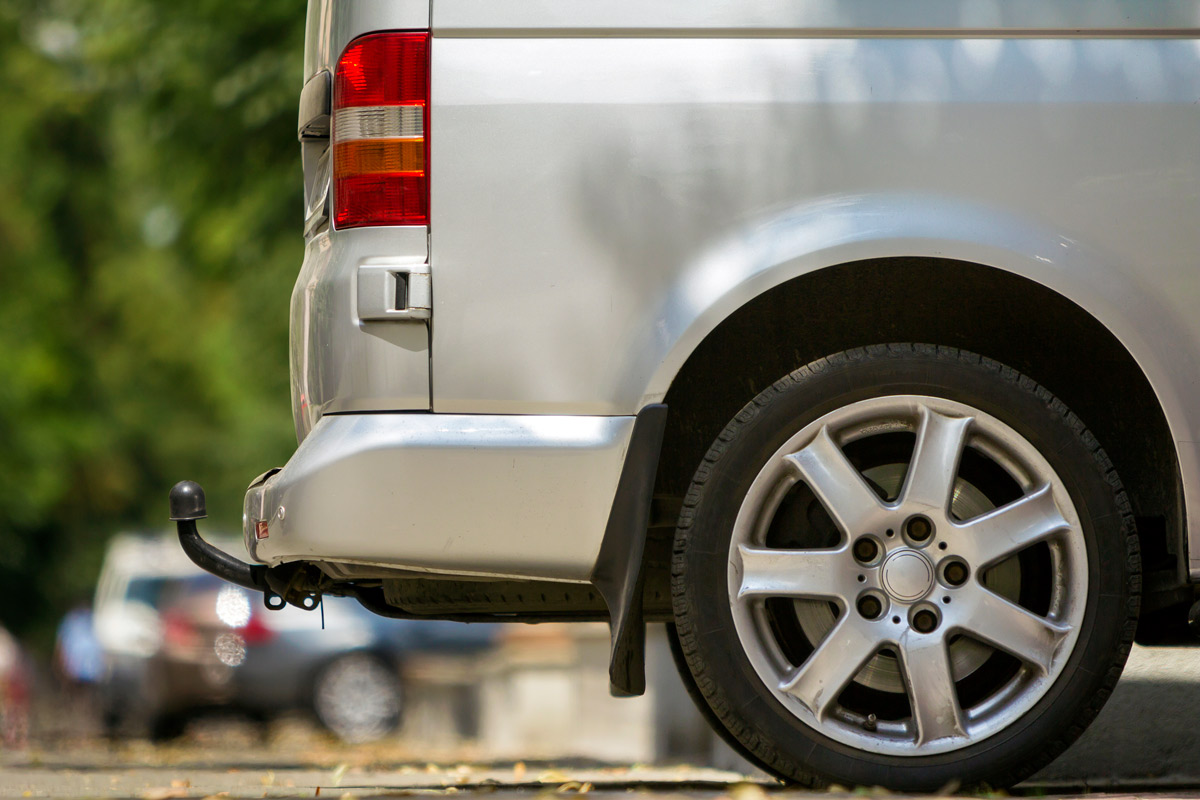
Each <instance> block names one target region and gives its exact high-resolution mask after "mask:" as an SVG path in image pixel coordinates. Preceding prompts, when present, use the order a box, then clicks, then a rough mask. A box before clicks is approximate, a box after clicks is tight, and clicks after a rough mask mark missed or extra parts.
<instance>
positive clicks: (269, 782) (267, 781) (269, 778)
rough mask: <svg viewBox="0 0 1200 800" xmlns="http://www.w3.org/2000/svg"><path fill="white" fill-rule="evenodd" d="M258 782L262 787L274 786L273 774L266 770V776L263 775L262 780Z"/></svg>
mask: <svg viewBox="0 0 1200 800" xmlns="http://www.w3.org/2000/svg"><path fill="white" fill-rule="evenodd" d="M260 781H261V782H262V785H263V786H274V785H275V773H274V772H273V771H271V770H267V774H266V775H263V776H262V778H261V779H260Z"/></svg>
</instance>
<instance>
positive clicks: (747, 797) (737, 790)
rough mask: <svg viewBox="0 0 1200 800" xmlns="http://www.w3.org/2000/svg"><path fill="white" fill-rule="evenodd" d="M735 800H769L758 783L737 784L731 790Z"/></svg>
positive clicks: (731, 795)
mask: <svg viewBox="0 0 1200 800" xmlns="http://www.w3.org/2000/svg"><path fill="white" fill-rule="evenodd" d="M729 796H730V797H732V798H733V800H767V793H766V792H764V791H763V788H762V787H761V786H759V785H758V784H757V783H735V784H734V785H733V786H731V787H730V788H729Z"/></svg>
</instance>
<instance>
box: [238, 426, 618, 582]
mask: <svg viewBox="0 0 1200 800" xmlns="http://www.w3.org/2000/svg"><path fill="white" fill-rule="evenodd" d="M634 419H635V418H634V417H631V416H630V417H584V416H493V415H457V414H431V413H409V414H405V413H389V414H327V415H325V416H323V417H321V419H320V421H319V422H317V424H316V425H315V426H314V427H313V429H312V432H311V433H310V434H309V435H308V436H307V437H306V438H305V439H304V441H303V442H302V443H301V445H300V447H299V448H298V449H297V450H296V453H295V454H294V455H293V456H292V458H291V460H290V461H289V462H288V463H287V465H286V466H284V467H283V468H282V469H280V470H278V471H272V472H268V473H266V474H264V475H263V476H261V477H260V478H259V479H257V480H256V481H255V482H254V483H253V484H252V485H251V486H250V489H249V490H248V492H247V494H246V500H245V515H244V525H245V537H246V547H247V550H248V551H249V553H250V555H251V557H252V558H253V559H255V560H256V561H259V562H261V563H264V564H267V565H270V566H275V565H277V564H281V563H284V562H288V561H323V562H334V563H349V564H368V565H380V566H388V567H400V568H405V569H409V570H415V571H421V572H431V573H444V574H454V575H477V576H496V577H509V578H536V579H543V580H559V581H569V582H579V583H584V582H587V581H588V580H589V579H590V577H591V575H592V572H593V568H594V567H595V565H596V560H597V556H598V554H599V552H600V545H601V541H602V540H603V539H604V534H605V526H606V524H607V523H608V519H609V514H610V510H611V509H612V507H613V498H614V496H615V495H616V491H617V482H618V479H619V477H620V475H621V469H622V466H623V464H624V461H625V453H626V449H627V447H628V445H629V441H630V436H631V433H632V431H633V426H634ZM264 521H265V522H266V525H265V529H264V527H263V526H261V525H260V524H259V523H260V522H264ZM263 534H265V536H263ZM260 537H262V538H260Z"/></svg>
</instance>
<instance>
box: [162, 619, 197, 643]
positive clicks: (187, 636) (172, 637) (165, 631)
mask: <svg viewBox="0 0 1200 800" xmlns="http://www.w3.org/2000/svg"><path fill="white" fill-rule="evenodd" d="M162 637H163V644H165V645H166V646H167V647H169V648H171V649H173V650H188V649H192V648H196V647H199V646H200V632H199V631H197V630H196V626H195V625H193V624H192V622H191V620H189V619H188V618H187V616H186V615H185V614H184V613H183V612H181V611H176V610H171V611H167V612H166V613H165V614H163V616H162Z"/></svg>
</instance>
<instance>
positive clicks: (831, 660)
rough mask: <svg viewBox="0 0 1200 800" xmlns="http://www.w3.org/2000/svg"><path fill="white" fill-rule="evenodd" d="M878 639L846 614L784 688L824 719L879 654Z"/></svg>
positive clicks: (784, 683)
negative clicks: (863, 668) (854, 679)
mask: <svg viewBox="0 0 1200 800" xmlns="http://www.w3.org/2000/svg"><path fill="white" fill-rule="evenodd" d="M879 648H880V642H879V639H878V637H876V636H874V635H872V633H871V632H870V630H869V629H868V625H867V624H866V623H863V622H861V621H859V620H857V619H856V618H855V617H853V616H852V614H851V613H850V612H846V613H843V614H842V617H841V619H840V620H839V621H838V623H837V625H835V626H834V628H833V630H831V631H830V632H829V633H828V634H827V635H826V636H825V638H824V639H822V640H821V644H820V645H818V646H817V649H816V650H814V651H813V652H812V655H810V656H809V657H808V659H807V660H805V662H804V663H803V664H801V665H800V667H799V668H797V669H796V670H795V671H794V672H792V674H791V675H789V676H788V677H787V678H786V679H785V680H784V682H783V683H782V684H781V685H780V687H779V689H780V691H783V692H787V693H789V694H791V695H793V696H794V697H796V699H798V700H799V701H800V702H801V703H803V704H804V705H805V706H807V707H808V708H809V710H811V711H812V712H813V713H814V714H816V715H817V718H818V719H821V718H824V716H825V713H826V711H828V710H829V709H830V708H831V707H832V705H833V703H834V701H835V700H837V697H838V695H839V694H841V692H842V689H844V688H845V687H846V684H848V683H849V682H850V681H851V680H853V678H854V676H855V675H857V674H858V672H859V670H861V669H862V667H863V665H864V664H866V663H867V660H868V659H870V658H871V656H873V655H875V652H876V651H877V650H879Z"/></svg>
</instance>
